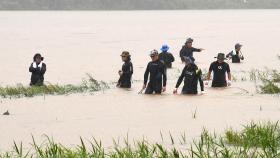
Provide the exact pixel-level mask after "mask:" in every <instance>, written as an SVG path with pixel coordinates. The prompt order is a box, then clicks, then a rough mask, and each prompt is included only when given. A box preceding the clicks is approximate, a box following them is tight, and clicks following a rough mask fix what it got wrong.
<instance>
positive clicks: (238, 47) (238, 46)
mask: <svg viewBox="0 0 280 158" xmlns="http://www.w3.org/2000/svg"><path fill="white" fill-rule="evenodd" d="M234 47H235V50H236V51H237V52H239V51H240V50H241V47H242V45H241V44H240V43H237V44H235V46H234Z"/></svg>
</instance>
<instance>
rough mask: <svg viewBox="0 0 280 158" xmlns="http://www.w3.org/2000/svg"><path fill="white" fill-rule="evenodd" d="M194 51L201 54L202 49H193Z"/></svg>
mask: <svg viewBox="0 0 280 158" xmlns="http://www.w3.org/2000/svg"><path fill="white" fill-rule="evenodd" d="M193 51H194V52H201V49H198V48H193Z"/></svg>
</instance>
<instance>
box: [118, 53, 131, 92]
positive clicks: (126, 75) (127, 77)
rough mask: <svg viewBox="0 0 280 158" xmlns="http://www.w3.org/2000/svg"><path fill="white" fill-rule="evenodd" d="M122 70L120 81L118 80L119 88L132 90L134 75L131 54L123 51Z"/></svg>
mask: <svg viewBox="0 0 280 158" xmlns="http://www.w3.org/2000/svg"><path fill="white" fill-rule="evenodd" d="M121 58H122V61H123V62H124V64H123V65H122V70H120V71H119V75H120V79H119V80H118V84H117V87H120V88H131V77H132V74H133V65H132V63H131V56H130V54H129V52H127V51H123V52H122V54H121Z"/></svg>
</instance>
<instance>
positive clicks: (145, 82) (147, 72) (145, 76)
mask: <svg viewBox="0 0 280 158" xmlns="http://www.w3.org/2000/svg"><path fill="white" fill-rule="evenodd" d="M149 65H150V64H148V65H147V68H146V71H145V74H144V84H145V85H146V84H147V82H148V77H149Z"/></svg>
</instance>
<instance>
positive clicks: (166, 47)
mask: <svg viewBox="0 0 280 158" xmlns="http://www.w3.org/2000/svg"><path fill="white" fill-rule="evenodd" d="M160 50H161V51H163V52H166V51H168V50H169V46H168V45H166V44H165V45H162V47H161V48H160Z"/></svg>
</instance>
